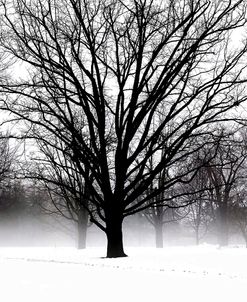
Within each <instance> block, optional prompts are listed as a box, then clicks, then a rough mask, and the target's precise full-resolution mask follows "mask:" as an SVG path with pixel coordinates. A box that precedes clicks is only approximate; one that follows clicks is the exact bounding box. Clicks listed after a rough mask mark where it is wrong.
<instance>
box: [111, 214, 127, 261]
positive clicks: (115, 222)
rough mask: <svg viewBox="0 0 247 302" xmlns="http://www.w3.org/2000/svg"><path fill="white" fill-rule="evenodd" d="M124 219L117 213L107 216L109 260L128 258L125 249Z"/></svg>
mask: <svg viewBox="0 0 247 302" xmlns="http://www.w3.org/2000/svg"><path fill="white" fill-rule="evenodd" d="M122 223H123V218H122V217H121V215H118V214H117V213H116V212H115V213H114V212H112V213H111V214H110V215H109V214H107V215H106V237H107V255H106V256H107V258H117V257H126V256H127V255H126V254H125V253H124V248H123V232H122Z"/></svg>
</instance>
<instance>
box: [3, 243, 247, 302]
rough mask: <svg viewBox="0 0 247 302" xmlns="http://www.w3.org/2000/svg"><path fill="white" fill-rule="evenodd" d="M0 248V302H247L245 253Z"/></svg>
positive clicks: (180, 249) (237, 250)
mask: <svg viewBox="0 0 247 302" xmlns="http://www.w3.org/2000/svg"><path fill="white" fill-rule="evenodd" d="M126 252H127V254H128V255H129V257H127V258H121V259H106V258H102V256H103V255H104V254H105V250H104V249H96V248H95V249H87V250H85V251H78V250H76V249H73V248H0V301H2V302H9V301H11V302H15V301H18V302H19V301H20V302H22V301H23V302H24V301H25V302H29V301H32V302H34V301H35V302H40V301H42V302H63V301H66V302H77V301H80V302H81V301H88V302H91V301H92V302H94V301H100V302H104V301H106V302H112V301H114V302H115V301H116V302H121V301H124V302H132V301H136V302H139V301H150V302H154V301H168V302H174V301H183V302H185V301H190V302H194V301H197V302H204V301H207V302H209V301H210V302H214V301H218V302H225V301H237V302H239V301H247V249H245V248H237V247H232V248H224V249H218V248H217V247H215V246H208V245H202V246H199V247H174V248H173V247H167V248H164V249H159V250H157V249H154V248H142V249H141V248H126Z"/></svg>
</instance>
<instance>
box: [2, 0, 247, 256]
mask: <svg viewBox="0 0 247 302" xmlns="http://www.w3.org/2000/svg"><path fill="white" fill-rule="evenodd" d="M0 3H1V26H2V34H1V45H2V47H3V48H4V50H5V52H6V53H9V54H10V55H12V56H13V57H14V58H15V59H16V62H17V63H16V64H18V63H19V62H22V65H21V66H22V68H25V69H26V71H28V73H27V72H26V73H25V74H24V75H23V76H22V77H20V78H19V79H18V80H11V79H9V80H8V81H2V84H1V91H2V93H5V95H6V98H3V97H2V101H1V108H2V109H3V110H8V111H10V112H12V114H13V115H14V116H15V117H14V119H16V120H20V121H21V125H22V126H23V125H24V124H25V126H27V127H26V132H25V133H24V132H23V131H24V130H23V131H22V133H21V135H25V136H26V137H27V138H28V137H29V138H34V139H38V140H42V142H43V143H44V144H47V145H49V146H50V147H51V148H56V149H57V144H56V141H57V140H59V141H60V142H62V145H63V148H61V149H59V152H62V153H63V154H64V155H65V156H66V157H67V158H68V159H69V160H70V161H71V162H73V164H74V165H75V166H76V168H77V169H78V171H79V172H80V173H81V175H82V177H83V178H84V182H85V184H86V185H87V187H88V188H89V192H90V203H92V204H93V205H94V207H93V208H94V209H95V208H96V209H97V217H98V218H97V219H96V218H94V217H91V219H92V220H93V222H94V223H95V224H96V225H97V226H98V227H99V228H101V229H102V230H103V231H104V232H105V233H106V236H107V242H108V244H107V256H108V257H120V256H125V253H124V248H123V238H122V222H123V219H124V217H126V216H127V215H131V214H134V213H136V212H138V211H141V210H143V209H144V208H145V207H146V206H147V203H146V201H147V200H151V199H152V198H153V197H155V196H157V195H159V194H160V193H161V192H162V191H164V190H166V189H168V188H169V187H171V186H172V185H174V183H176V182H179V181H182V180H183V176H184V175H183V173H182V172H181V173H179V170H178V171H177V173H175V174H174V177H173V175H171V176H170V177H169V179H167V180H166V181H164V182H163V184H162V186H161V187H159V188H158V187H157V188H156V189H155V190H153V191H152V192H150V194H149V196H146V197H145V198H142V199H141V198H138V197H139V196H142V195H143V193H144V192H146V191H147V189H148V188H149V187H150V185H151V183H152V181H153V180H154V178H155V177H156V176H157V175H158V174H160V173H161V172H162V171H163V170H164V169H169V170H172V167H173V165H174V163H176V162H177V161H178V160H179V161H181V162H182V159H183V158H186V157H188V156H190V154H192V153H193V152H194V151H196V150H197V149H198V148H200V144H199V143H198V140H197V138H198V137H199V136H200V135H201V133H204V135H208V140H210V134H211V131H212V130H211V126H210V125H211V123H218V122H220V121H222V120H227V119H228V118H229V116H227V115H226V114H227V112H228V111H229V110H230V109H233V108H236V109H238V108H240V107H241V104H242V102H243V101H245V99H246V97H245V89H244V86H243V83H244V82H245V78H244V68H245V66H244V65H243V63H244V56H245V53H246V45H247V44H246V43H243V44H241V43H240V44H239V45H238V46H237V47H236V43H235V42H236V41H233V40H231V37H232V36H234V37H236V36H237V35H238V34H239V32H240V29H241V27H243V26H244V25H245V23H246V4H245V1H244V0H233V1H219V0H216V1H208V0H195V1H191V0H182V1H181V0H167V1H155V0H127V1H121V0H104V1H103V0H95V1H89V0H82V1H76V0H68V1H67V0H66V1H65V0H60V1H58V0H32V1H29V0H1V2H0ZM243 42H244V41H243ZM15 78H16V77H15ZM233 110H234V109H233ZM233 110H232V111H231V113H232V112H233ZM160 116H162V118H160ZM23 121H24V123H23ZM22 129H24V128H22ZM160 150H163V154H162V156H161V157H160ZM150 157H153V158H157V159H158V158H159V160H156V161H155V163H154V168H153V169H152V171H149V170H148V169H147V162H148V160H149V158H150ZM88 170H89V171H90V173H89V175H90V176H92V177H93V181H91V178H90V179H89V177H88V173H87V171H88ZM181 171H183V170H181ZM154 200H155V201H154V202H155V203H157V202H158V203H160V204H163V203H165V201H164V200H161V199H157V198H156V199H154ZM149 206H152V203H149Z"/></svg>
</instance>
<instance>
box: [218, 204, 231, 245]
mask: <svg viewBox="0 0 247 302" xmlns="http://www.w3.org/2000/svg"><path fill="white" fill-rule="evenodd" d="M218 211H219V216H218V217H219V229H218V243H219V246H222V247H223V246H227V245H228V239H229V238H228V237H229V234H228V211H227V204H226V202H225V203H223V204H222V205H220V207H219V209H218Z"/></svg>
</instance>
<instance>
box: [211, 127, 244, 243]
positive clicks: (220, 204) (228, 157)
mask: <svg viewBox="0 0 247 302" xmlns="http://www.w3.org/2000/svg"><path fill="white" fill-rule="evenodd" d="M223 132H224V129H223ZM223 132H222V135H223V136H225V137H224V139H223V140H222V142H221V144H220V145H219V146H218V147H217V155H216V157H215V159H213V160H212V161H211V162H210V163H209V166H208V167H207V168H206V169H207V173H208V176H209V180H210V183H211V186H212V192H211V193H212V194H211V196H212V200H213V202H214V203H215V205H216V223H217V226H218V228H217V229H218V231H217V233H218V243H219V245H220V246H225V245H227V244H228V237H229V236H228V235H229V234H228V233H229V216H230V211H231V206H232V203H233V201H234V195H235V190H236V186H238V183H239V181H240V180H242V179H243V178H244V174H245V173H242V172H243V164H244V162H245V161H246V157H247V149H246V143H245V139H244V137H243V136H242V135H241V133H238V132H237V133H233V134H232V133H228V136H226V135H225V134H224V133H223Z"/></svg>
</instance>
